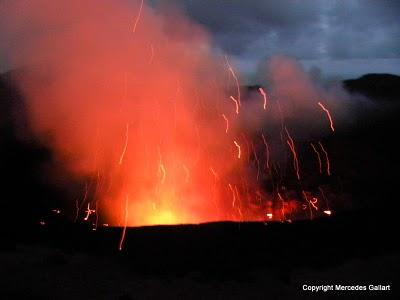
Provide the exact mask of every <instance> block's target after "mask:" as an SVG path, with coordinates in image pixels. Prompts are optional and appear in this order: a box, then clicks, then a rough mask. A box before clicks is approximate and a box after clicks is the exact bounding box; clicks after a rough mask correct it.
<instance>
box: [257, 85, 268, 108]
mask: <svg viewBox="0 0 400 300" xmlns="http://www.w3.org/2000/svg"><path fill="white" fill-rule="evenodd" d="M258 91H259V92H260V94H261V95H262V96H263V98H264V105H263V108H264V110H267V94H266V93H265V91H264V89H263V88H261V87H260V88H258Z"/></svg>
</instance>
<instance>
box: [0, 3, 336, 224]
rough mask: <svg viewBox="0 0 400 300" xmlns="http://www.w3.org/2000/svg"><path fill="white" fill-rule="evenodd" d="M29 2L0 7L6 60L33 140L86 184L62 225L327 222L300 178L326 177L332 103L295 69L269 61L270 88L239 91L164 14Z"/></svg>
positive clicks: (143, 8) (184, 24) (230, 70)
mask: <svg viewBox="0 0 400 300" xmlns="http://www.w3.org/2000/svg"><path fill="white" fill-rule="evenodd" d="M28 2H29V1H19V2H17V3H7V4H3V5H5V7H6V11H8V14H7V20H6V22H5V24H6V26H7V29H8V32H9V33H10V34H12V36H14V37H16V38H15V40H14V42H15V43H16V44H18V45H19V47H18V50H17V51H15V52H14V54H13V55H12V57H11V60H12V61H13V62H15V63H16V64H18V65H25V66H26V71H25V72H23V73H22V74H19V75H18V76H16V78H15V80H16V81H17V83H18V85H19V87H20V88H21V90H22V91H23V93H24V96H25V97H26V99H27V105H28V108H29V118H30V124H31V127H32V128H33V130H34V132H35V134H36V135H37V136H38V137H40V138H41V139H42V140H43V141H44V142H45V143H46V144H47V145H49V146H50V147H51V149H53V151H54V153H55V155H56V160H57V163H59V164H62V165H63V166H64V167H65V168H66V169H67V170H68V171H69V172H70V173H71V174H72V176H73V177H74V178H76V179H77V180H79V181H80V182H82V184H81V190H80V192H79V195H76V198H75V199H73V200H71V202H73V203H71V205H70V207H71V209H70V210H71V217H70V218H71V219H74V220H75V221H86V222H90V223H91V224H93V228H94V229H96V228H97V226H101V225H102V224H107V225H108V224H109V225H110V226H125V227H126V226H142V225H154V224H184V223H202V222H212V221H224V220H232V221H265V220H275V221H282V222H283V221H291V220H292V219H303V218H311V219H312V218H314V217H316V216H321V215H330V214H331V209H330V203H329V201H330V199H328V198H329V197H327V196H326V194H325V193H324V189H325V186H324V187H322V186H320V185H318V184H304V180H305V179H306V180H307V178H308V177H310V176H311V177H313V178H315V176H321V177H323V178H327V177H329V176H331V175H332V173H333V172H334V171H333V170H332V166H331V162H330V160H329V147H328V146H327V145H324V143H323V141H321V136H322V134H324V135H328V134H333V133H334V131H335V127H334V126H335V124H334V121H335V115H334V113H333V112H332V113H331V108H332V109H334V108H337V105H336V104H335V103H334V101H333V100H334V99H332V97H331V96H329V95H328V93H326V92H324V91H323V90H321V89H318V88H315V87H313V84H312V83H311V80H310V79H309V78H308V77H307V75H305V73H304V72H303V71H302V70H301V68H300V67H299V66H298V65H297V64H296V62H294V61H292V60H290V59H288V58H285V57H277V58H274V59H272V60H271V62H270V65H269V68H268V69H266V70H265V75H266V77H267V75H268V76H269V78H270V84H269V86H268V88H267V87H261V86H257V87H255V88H244V87H243V86H242V85H241V80H240V78H241V76H240V74H239V73H238V72H237V70H236V69H235V67H234V64H233V63H232V62H231V61H230V58H229V57H228V56H225V55H217V54H215V53H214V52H215V51H213V50H212V47H211V42H210V40H209V37H208V35H207V33H206V32H205V31H204V30H203V29H202V28H201V27H200V26H199V25H196V24H194V23H192V22H191V21H189V20H188V19H187V18H185V17H184V16H182V15H181V14H179V13H178V11H176V10H174V9H165V8H159V9H154V8H150V7H148V6H147V5H146V3H143V1H141V2H140V1H138V3H136V5H133V6H127V5H126V4H124V2H123V1H113V4H110V2H109V1H97V2H96V5H95V6H93V5H92V2H90V1H78V0H73V1H68V2H65V3H63V4H61V3H60V2H58V1H57V2H54V1H50V0H41V1H36V2H37V3H38V4H37V5H36V6H34V7H33V6H32V7H29V4H28ZM114 2H115V3H114ZM39 4H40V5H39ZM304 99H306V100H304ZM304 155H305V156H312V157H313V160H312V165H309V166H307V167H305V166H304V165H303V162H302V156H304ZM314 181H315V180H314Z"/></svg>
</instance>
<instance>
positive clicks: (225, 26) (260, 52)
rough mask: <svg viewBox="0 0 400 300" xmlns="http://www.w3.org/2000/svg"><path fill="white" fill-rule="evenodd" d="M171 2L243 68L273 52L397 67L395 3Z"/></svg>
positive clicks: (399, 10) (399, 41) (399, 5)
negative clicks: (389, 61)
mask: <svg viewBox="0 0 400 300" xmlns="http://www.w3.org/2000/svg"><path fill="white" fill-rule="evenodd" d="M155 2H162V1H155ZM164 2H165V1H164ZM168 2H169V3H170V2H171V1H168ZM174 3H176V4H177V5H178V6H180V7H181V8H182V9H183V10H184V11H185V12H186V13H187V14H188V15H189V16H190V17H192V18H193V19H194V20H196V21H197V22H198V23H200V24H202V25H204V26H205V27H206V28H207V29H208V30H209V32H210V33H211V35H212V36H213V38H214V41H215V43H216V45H217V47H218V48H221V49H222V50H223V51H225V52H227V53H228V54H230V55H232V56H234V57H235V58H236V59H237V60H238V61H240V63H242V65H246V64H247V65H253V67H254V66H255V65H256V62H257V61H259V60H261V59H264V58H266V57H270V56H272V55H274V54H287V55H290V56H293V57H296V58H298V59H300V60H321V59H328V60H353V59H369V60H373V59H394V62H395V63H397V64H399V59H400V17H399V16H400V1H398V0H382V1H378V0H346V1H333V0H332V1H331V0H320V1H316V0H302V1H298V0H279V1H261V0H249V1H243V0H229V1H228V0H227V1H222V0H221V1H218V0H176V1H174Z"/></svg>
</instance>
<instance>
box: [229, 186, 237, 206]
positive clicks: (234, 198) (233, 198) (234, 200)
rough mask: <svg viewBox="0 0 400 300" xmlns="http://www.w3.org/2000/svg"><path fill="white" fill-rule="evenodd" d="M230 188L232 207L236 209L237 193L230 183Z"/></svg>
mask: <svg viewBox="0 0 400 300" xmlns="http://www.w3.org/2000/svg"><path fill="white" fill-rule="evenodd" d="M228 187H229V189H230V190H231V192H232V207H235V202H236V193H235V191H234V190H233V188H232V185H231V184H230V183H228Z"/></svg>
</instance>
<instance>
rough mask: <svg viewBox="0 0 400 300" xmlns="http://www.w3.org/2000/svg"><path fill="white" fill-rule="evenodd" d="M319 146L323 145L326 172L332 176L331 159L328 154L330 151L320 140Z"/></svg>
mask: <svg viewBox="0 0 400 300" xmlns="http://www.w3.org/2000/svg"><path fill="white" fill-rule="evenodd" d="M318 144H319V146H320V147H321V149H322V151H323V152H324V154H325V159H326V174H328V175H329V176H331V163H330V161H329V156H328V152H327V151H326V150H325V148H324V146H323V145H322V143H321V142H318Z"/></svg>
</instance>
